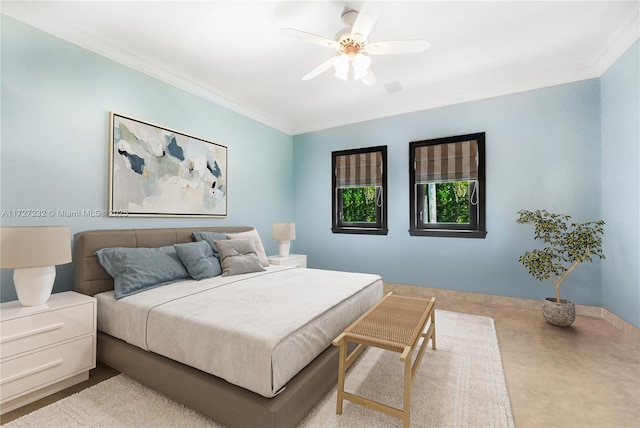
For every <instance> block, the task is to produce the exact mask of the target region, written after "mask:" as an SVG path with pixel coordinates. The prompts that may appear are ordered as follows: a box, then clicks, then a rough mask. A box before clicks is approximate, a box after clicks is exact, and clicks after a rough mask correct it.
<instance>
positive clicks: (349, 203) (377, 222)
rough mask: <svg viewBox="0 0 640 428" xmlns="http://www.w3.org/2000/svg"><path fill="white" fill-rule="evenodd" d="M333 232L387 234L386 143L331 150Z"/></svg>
mask: <svg viewBox="0 0 640 428" xmlns="http://www.w3.org/2000/svg"><path fill="white" fill-rule="evenodd" d="M331 171H332V180H331V187H332V190H333V193H332V203H331V212H332V227H331V230H332V231H333V232H334V233H368V234H374V235H386V234H387V191H386V188H387V146H378V147H368V148H364V149H355V150H342V151H337V152H332V153H331Z"/></svg>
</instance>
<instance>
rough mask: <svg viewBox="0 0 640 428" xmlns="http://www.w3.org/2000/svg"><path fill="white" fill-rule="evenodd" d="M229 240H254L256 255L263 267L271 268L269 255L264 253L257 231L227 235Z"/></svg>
mask: <svg viewBox="0 0 640 428" xmlns="http://www.w3.org/2000/svg"><path fill="white" fill-rule="evenodd" d="M226 236H227V239H253V240H254V242H255V244H256V255H257V256H258V260H259V261H260V263H261V264H262V266H269V260H268V259H267V253H265V251H264V246H263V245H262V240H260V235H259V234H258V231H257V230H255V229H251V230H248V231H246V232H239V233H227V235H226Z"/></svg>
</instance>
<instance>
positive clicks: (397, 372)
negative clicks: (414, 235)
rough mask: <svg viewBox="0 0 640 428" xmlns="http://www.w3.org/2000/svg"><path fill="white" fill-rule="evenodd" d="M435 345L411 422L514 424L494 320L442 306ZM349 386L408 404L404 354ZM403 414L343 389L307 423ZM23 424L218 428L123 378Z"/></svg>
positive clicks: (363, 360) (382, 356)
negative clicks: (339, 402) (348, 397)
mask: <svg viewBox="0 0 640 428" xmlns="http://www.w3.org/2000/svg"><path fill="white" fill-rule="evenodd" d="M436 345H437V349H436V350H435V351H434V350H432V349H431V344H430V343H429V345H428V348H427V351H426V353H425V355H424V360H423V361H422V365H421V366H420V370H419V371H418V373H417V375H416V378H415V380H414V383H413V388H412V400H411V426H412V427H456V428H457V427H493V428H498V427H514V422H513V415H512V413H511V403H510V401H509V394H508V392H507V387H506V383H505V378H504V372H503V368H502V359H501V357H500V349H499V347H498V339H497V337H496V333H495V325H494V322H493V320H492V319H491V318H487V317H481V316H476V315H468V314H460V313H456V312H448V311H441V310H436ZM345 389H346V390H347V391H349V392H355V393H357V394H359V395H363V396H365V397H367V398H370V399H373V400H376V401H380V402H383V403H385V404H388V405H391V406H394V407H397V408H400V409H401V408H402V393H403V365H402V363H401V362H400V354H397V353H393V352H388V351H382V350H380V349H375V348H369V349H367V350H366V351H365V352H364V353H363V354H362V356H361V357H360V358H359V359H358V361H357V362H356V363H355V364H354V365H353V366H352V367H351V368H350V369H349V371H348V372H347V376H346V385H345ZM401 426H402V421H401V420H400V419H397V418H394V417H391V416H388V415H385V414H383V413H380V412H376V411H374V410H371V409H368V408H366V407H362V406H359V405H357V404H354V403H351V402H349V401H344V405H343V411H342V415H340V416H338V415H336V388H335V387H334V388H333V390H332V391H331V392H330V393H328V394H327V395H326V396H325V397H324V398H323V399H322V400H321V401H320V402H319V403H318V404H317V405H316V406H315V408H314V409H313V410H312V411H311V413H310V414H309V415H308V416H307V417H306V418H305V419H304V420H303V421H302V423H301V425H300V427H304V428H315V427H367V428H369V427H401ZM3 427H6V428H19V427H29V428H32V427H38V428H44V427H55V428H59V427H65V428H66V427H110V428H111V427H113V428H120V427H122V428H124V427H219V425H217V424H216V423H214V422H213V421H211V420H210V419H207V418H206V417H204V416H202V415H200V414H199V413H197V412H195V411H193V410H191V409H189V408H187V407H185V406H183V405H181V404H178V403H176V402H174V401H172V400H170V399H168V398H167V397H165V396H163V395H161V394H159V393H157V392H155V391H153V390H151V389H149V388H146V387H145V386H143V385H141V384H139V383H138V382H136V381H134V380H132V379H130V378H128V377H126V376H124V375H118V376H115V377H113V378H111V379H108V380H106V381H104V382H101V383H99V384H97V385H95V386H93V387H91V388H88V389H85V390H83V391H80V392H78V393H76V394H74V395H71V396H69V397H67V398H64V399H62V400H60V401H57V402H55V403H53V404H51V405H49V406H46V407H43V408H42V409H39V410H36V411H34V412H33V413H30V414H28V415H26V416H23V417H21V418H19V419H16V420H14V421H12V422H9V423H8V424H5V425H3Z"/></svg>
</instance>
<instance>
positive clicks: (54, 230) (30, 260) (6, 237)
mask: <svg viewBox="0 0 640 428" xmlns="http://www.w3.org/2000/svg"><path fill="white" fill-rule="evenodd" d="M70 262H71V230H70V228H69V226H2V227H0V269H14V271H13V283H14V285H15V287H16V293H17V294H18V300H19V301H20V303H21V304H22V305H23V306H37V305H42V304H44V303H46V302H47V300H49V297H50V296H51V290H53V282H54V281H55V279H56V267H55V265H61V264H66V263H70Z"/></svg>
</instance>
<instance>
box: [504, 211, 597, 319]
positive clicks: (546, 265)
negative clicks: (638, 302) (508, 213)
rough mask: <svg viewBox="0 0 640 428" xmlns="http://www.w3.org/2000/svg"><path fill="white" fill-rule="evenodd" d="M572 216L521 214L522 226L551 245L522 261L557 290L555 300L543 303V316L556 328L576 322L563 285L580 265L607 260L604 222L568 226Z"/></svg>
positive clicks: (525, 256)
mask: <svg viewBox="0 0 640 428" xmlns="http://www.w3.org/2000/svg"><path fill="white" fill-rule="evenodd" d="M569 219H571V216H568V215H565V214H552V213H549V212H547V211H546V210H536V211H526V210H522V211H518V219H517V220H516V221H517V222H518V223H520V224H532V225H533V226H534V227H535V237H534V239H538V240H541V241H543V242H544V243H545V244H547V245H546V246H545V247H544V248H542V249H535V250H532V251H527V252H525V253H524V254H523V255H522V256H520V258H519V261H520V263H522V264H523V265H524V266H525V267H526V268H527V269H529V273H530V274H531V275H533V276H534V277H535V278H536V279H538V280H540V281H542V280H544V279H547V280H549V281H550V282H551V283H552V284H553V285H554V286H555V289H556V297H555V299H553V298H550V297H547V298H545V299H544V300H543V301H542V315H543V316H544V318H545V319H546V320H547V321H548V322H550V323H551V324H554V325H559V326H569V325H571V324H573V321H575V318H576V311H575V305H574V304H573V303H572V302H570V301H568V300H564V299H561V298H560V284H562V282H563V281H564V280H565V279H567V277H568V276H569V274H570V273H571V272H573V270H574V269H575V268H576V266H578V265H579V264H580V263H582V262H584V261H592V258H593V257H599V258H600V259H604V254H603V253H602V234H603V233H604V228H603V225H604V221H602V220H598V221H590V222H587V223H571V225H570V226H568V225H567V222H568V221H569Z"/></svg>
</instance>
